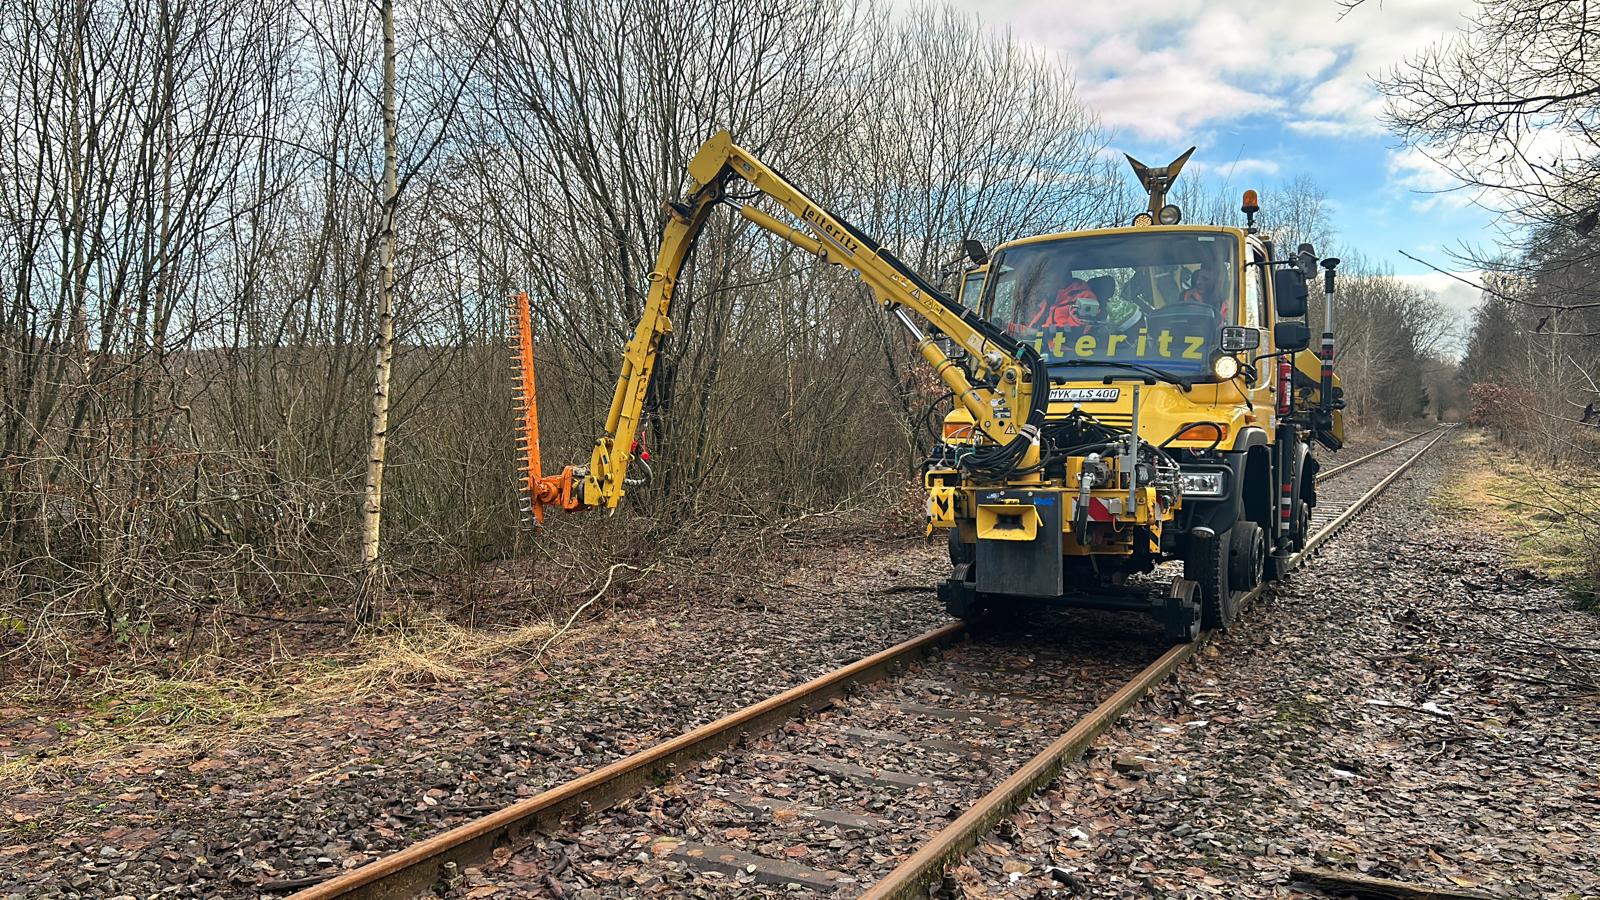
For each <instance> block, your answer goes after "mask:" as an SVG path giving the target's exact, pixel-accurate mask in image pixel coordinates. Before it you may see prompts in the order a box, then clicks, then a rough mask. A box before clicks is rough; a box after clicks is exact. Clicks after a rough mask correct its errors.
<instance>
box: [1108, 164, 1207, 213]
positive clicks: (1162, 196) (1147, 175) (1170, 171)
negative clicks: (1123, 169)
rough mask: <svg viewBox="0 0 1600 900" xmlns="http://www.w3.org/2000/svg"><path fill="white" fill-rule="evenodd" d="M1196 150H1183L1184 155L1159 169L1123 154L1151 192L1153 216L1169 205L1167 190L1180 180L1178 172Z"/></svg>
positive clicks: (1134, 172)
mask: <svg viewBox="0 0 1600 900" xmlns="http://www.w3.org/2000/svg"><path fill="white" fill-rule="evenodd" d="M1194 151H1195V148H1193V147H1190V148H1189V149H1187V150H1185V151H1183V155H1182V156H1180V157H1178V158H1177V159H1175V160H1173V161H1172V162H1170V163H1168V164H1166V165H1164V166H1162V167H1161V168H1159V169H1152V168H1150V167H1149V166H1147V165H1145V164H1144V163H1142V162H1139V161H1138V160H1137V159H1134V158H1133V157H1132V156H1130V155H1129V154H1127V153H1124V154H1122V155H1123V156H1126V157H1128V165H1130V166H1133V174H1135V175H1137V176H1139V183H1140V184H1142V185H1144V189H1145V191H1146V192H1148V193H1149V194H1150V215H1151V216H1158V215H1160V213H1161V207H1163V206H1166V205H1167V191H1169V190H1171V189H1172V183H1173V182H1174V181H1177V180H1178V173H1179V172H1181V171H1183V164H1184V163H1186V162H1188V161H1189V157H1190V156H1192V155H1193V154H1194Z"/></svg>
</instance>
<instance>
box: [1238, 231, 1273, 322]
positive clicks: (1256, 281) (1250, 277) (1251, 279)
mask: <svg viewBox="0 0 1600 900" xmlns="http://www.w3.org/2000/svg"><path fill="white" fill-rule="evenodd" d="M1266 270H1267V267H1266V266H1264V265H1261V256H1260V255H1259V254H1258V253H1256V251H1255V250H1251V251H1250V265H1248V266H1246V267H1245V274H1244V309H1241V310H1240V311H1239V314H1240V315H1239V324H1241V325H1245V326H1247V327H1250V328H1260V327H1262V323H1264V322H1265V321H1266V319H1264V318H1262V315H1261V310H1262V309H1263V304H1264V303H1265V302H1266V296H1267V295H1266V292H1265V291H1263V290H1262V289H1261V276H1262V275H1263V274H1265V272H1266Z"/></svg>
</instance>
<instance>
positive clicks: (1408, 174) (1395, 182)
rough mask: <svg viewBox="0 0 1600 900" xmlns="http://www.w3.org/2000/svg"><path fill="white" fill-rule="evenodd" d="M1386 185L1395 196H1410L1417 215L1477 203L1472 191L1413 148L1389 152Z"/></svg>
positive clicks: (1461, 207)
mask: <svg viewBox="0 0 1600 900" xmlns="http://www.w3.org/2000/svg"><path fill="white" fill-rule="evenodd" d="M1389 184H1390V186H1391V187H1392V188H1393V189H1394V190H1395V191H1396V192H1410V193H1411V194H1412V195H1413V199H1412V201H1411V208H1412V209H1414V210H1416V211H1417V212H1429V211H1431V210H1434V209H1438V208H1441V207H1442V208H1444V209H1463V208H1465V207H1467V206H1471V205H1472V203H1473V201H1474V200H1475V199H1477V192H1476V191H1474V190H1472V189H1470V188H1468V187H1467V186H1466V185H1464V184H1462V183H1461V181H1459V180H1458V179H1457V178H1456V177H1455V176H1453V175H1451V174H1450V173H1449V172H1448V171H1446V170H1445V168H1444V167H1443V166H1440V165H1439V164H1438V163H1436V162H1434V161H1433V160H1432V159H1430V158H1429V157H1428V156H1427V154H1425V153H1423V152H1422V151H1421V150H1418V149H1416V148H1415V147H1406V148H1404V149H1401V150H1392V151H1390V153H1389Z"/></svg>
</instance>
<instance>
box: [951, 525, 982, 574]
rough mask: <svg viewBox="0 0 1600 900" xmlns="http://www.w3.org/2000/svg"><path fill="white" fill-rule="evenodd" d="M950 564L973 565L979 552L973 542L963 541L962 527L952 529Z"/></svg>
mask: <svg viewBox="0 0 1600 900" xmlns="http://www.w3.org/2000/svg"><path fill="white" fill-rule="evenodd" d="M949 547H950V565H952V566H960V565H971V564H972V563H973V561H974V558H975V557H976V556H977V555H978V554H977V549H978V548H977V547H975V546H973V545H972V544H963V543H961V529H959V528H952V529H950V540H949Z"/></svg>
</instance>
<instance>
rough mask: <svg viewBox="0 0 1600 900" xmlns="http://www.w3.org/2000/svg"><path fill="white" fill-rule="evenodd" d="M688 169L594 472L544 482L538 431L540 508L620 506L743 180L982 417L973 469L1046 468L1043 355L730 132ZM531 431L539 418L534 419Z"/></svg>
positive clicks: (533, 476)
mask: <svg viewBox="0 0 1600 900" xmlns="http://www.w3.org/2000/svg"><path fill="white" fill-rule="evenodd" d="M688 171H689V177H690V179H691V180H692V184H691V188H692V189H691V190H690V192H689V194H688V196H687V197H685V198H684V199H683V200H682V201H679V202H672V203H668V204H667V214H666V222H665V226H664V228H663V231H662V237H661V248H660V250H659V252H658V253H657V255H656V263H655V270H654V271H653V272H651V273H650V287H649V292H648V294H647V296H646V298H645V303H644V312H643V315H642V316H641V317H640V319H639V325H638V327H637V328H636V329H635V330H634V334H633V338H632V339H631V340H630V341H629V342H628V346H627V349H626V351H625V353H624V354H623V360H622V371H621V373H620V375H619V376H618V378H617V386H616V391H615V392H614V394H613V395H612V398H611V410H610V412H609V413H608V414H607V416H606V424H605V431H604V433H602V434H601V436H600V438H599V439H598V440H596V441H595V445H594V451H593V453H592V455H591V457H590V460H589V465H588V467H587V468H578V469H575V468H573V467H571V466H568V467H567V468H566V469H565V470H563V471H562V472H561V474H559V475H550V476H542V475H540V473H539V471H538V462H537V459H538V457H537V452H538V450H537V448H538V435H537V433H536V425H532V424H529V425H528V426H527V433H525V434H524V435H523V438H524V440H525V441H526V442H527V444H528V447H527V450H528V451H529V460H528V462H529V466H530V471H529V472H528V481H527V483H528V486H529V488H530V493H531V494H532V497H531V501H532V505H533V508H534V510H538V509H539V508H540V506H541V504H546V503H549V504H554V505H559V506H561V507H563V508H565V509H569V510H571V509H583V508H589V507H599V506H604V507H606V508H615V507H616V505H617V503H618V502H619V501H620V500H621V499H622V496H623V492H624V489H625V487H626V485H627V480H626V473H627V469H628V464H629V463H630V462H631V461H632V459H633V448H634V440H635V438H636V437H637V435H638V433H639V425H640V417H641V414H642V412H643V409H644V402H645V393H646V391H647V389H648V387H649V383H650V375H651V372H652V371H653V369H654V367H655V362H656V354H657V352H658V350H659V348H660V346H661V340H662V338H663V337H665V336H666V334H667V333H668V332H669V331H671V330H672V322H671V319H670V317H669V316H670V313H671V311H672V295H673V292H674V291H675V290H676V288H677V285H678V277H679V275H680V273H681V272H682V270H683V266H684V262H685V261H686V260H687V258H688V255H689V253H690V251H691V250H692V249H693V247H694V242H695V239H696V238H697V237H698V236H699V234H700V231H701V229H702V228H704V227H705V223H706V220H707V218H708V217H709V216H710V214H711V210H712V209H713V208H714V207H715V206H716V205H717V204H718V203H720V202H723V200H724V198H725V197H726V196H727V190H728V186H729V184H730V182H732V181H733V180H734V179H741V180H743V181H745V182H747V183H748V184H749V185H750V186H751V187H753V188H755V189H756V190H757V191H759V192H761V193H762V194H764V195H766V196H767V197H768V198H770V199H771V200H772V201H773V202H774V203H776V204H777V205H778V206H781V207H782V208H783V209H784V210H785V211H787V212H788V213H789V214H791V215H792V216H794V218H795V219H797V220H798V224H795V225H791V224H787V223H785V222H783V221H781V220H780V219H778V218H777V217H775V216H772V215H769V214H768V213H766V212H763V211H762V210H759V209H756V208H755V207H753V206H751V205H750V204H748V203H742V204H739V207H738V208H739V213H740V215H742V216H744V217H745V218H746V219H747V220H749V221H750V222H752V223H754V224H755V225H757V226H759V227H760V228H762V229H763V230H765V231H769V232H771V233H772V234H774V235H777V236H778V237H780V238H783V239H784V240H786V241H788V242H789V243H791V244H793V245H794V246H796V247H798V248H800V249H801V250H804V251H806V252H807V253H811V254H813V255H815V256H817V257H819V258H821V259H823V260H825V261H827V262H830V263H833V264H836V265H841V266H845V267H846V268H849V269H851V270H853V271H855V272H856V273H857V274H858V275H859V276H860V278H861V280H862V281H864V282H865V283H866V284H867V286H868V287H870V288H871V289H872V294H873V297H874V298H875V299H876V300H877V302H878V304H879V305H880V306H882V307H883V308H884V309H885V310H886V311H888V312H889V313H890V314H891V315H893V316H894V317H895V318H896V319H897V320H898V321H899V322H900V323H901V324H902V325H903V326H904V327H905V328H906V329H907V331H908V332H909V333H910V334H911V335H912V337H913V338H914V339H915V340H916V342H917V351H918V353H919V354H921V356H922V358H923V359H924V360H925V361H927V363H928V364H929V365H930V366H932V367H933V369H934V372H935V373H936V374H937V375H938V377H939V379H940V380H941V381H943V382H944V384H945V386H946V387H948V388H949V389H950V391H951V392H952V393H953V394H954V395H955V397H956V400H957V402H958V403H960V404H961V405H962V406H964V407H965V408H966V409H967V411H968V412H970V413H971V414H972V418H973V421H974V422H975V423H977V426H978V428H979V429H980V430H981V431H982V432H983V434H984V435H985V436H986V437H987V438H988V439H989V441H990V445H986V446H985V448H984V449H982V450H981V451H979V452H978V453H975V454H973V455H972V456H971V457H970V458H969V463H968V464H969V465H970V466H971V468H973V469H974V470H976V471H980V472H989V473H993V474H996V475H998V474H1000V473H1004V472H1008V471H1012V470H1015V469H1018V468H1026V467H1029V466H1033V465H1035V464H1036V463H1037V461H1038V452H1039V449H1038V448H1039V445H1038V428H1039V426H1040V425H1041V424H1042V423H1043V421H1044V412H1045V406H1046V404H1047V402H1048V394H1049V376H1048V374H1047V373H1046V371H1045V368H1044V365H1043V362H1042V360H1041V359H1040V357H1039V355H1038V353H1037V352H1035V351H1034V350H1033V348H1031V347H1029V346H1027V345H1025V344H1020V343H1018V342H1016V341H1014V340H1012V339H1011V338H1009V337H1008V336H1006V334H1005V333H1004V332H1003V331H1002V330H1000V329H997V328H995V327H994V326H993V325H991V324H990V323H989V322H987V321H986V320H984V319H982V318H980V317H979V316H977V315H976V314H975V313H972V312H971V311H969V310H967V309H965V308H964V307H962V306H961V305H960V304H959V303H957V302H955V301H954V300H952V299H950V298H949V297H947V296H945V295H944V294H942V293H941V292H940V291H939V290H938V289H936V288H935V287H933V286H932V285H931V284H929V283H928V282H927V281H925V280H924V279H922V278H921V277H920V276H918V275H917V274H916V273H915V272H913V271H912V270H911V269H910V268H909V267H907V266H906V265H905V264H904V263H902V262H900V261H899V260H898V259H896V258H895V257H894V255H893V254H891V253H890V252H889V251H888V250H886V249H884V248H882V247H879V246H878V244H877V242H876V241H873V240H872V239H871V238H869V237H867V236H866V235H864V234H862V233H861V232H860V231H858V230H857V229H856V228H855V227H854V226H852V225H850V223H849V222H847V221H845V220H844V219H843V218H841V217H840V216H838V215H836V214H834V213H832V212H829V211H828V210H827V209H826V208H824V207H823V206H822V205H821V204H818V203H817V202H815V201H813V200H811V199H810V198H809V197H807V196H806V195H805V194H803V193H801V192H800V191H799V190H798V189H797V188H795V187H794V186H793V185H791V184H790V183H789V182H787V181H785V180H784V179H783V177H782V176H780V175H779V174H778V173H777V171H776V170H774V169H773V168H771V167H770V166H768V165H766V164H764V163H762V162H761V161H760V160H759V159H757V158H756V157H755V156H753V155H751V154H750V153H749V152H748V151H746V150H744V149H742V148H741V147H739V146H738V145H737V144H735V143H734V142H733V139H732V137H731V136H730V135H729V134H728V132H726V131H723V132H719V133H718V134H717V135H715V136H714V137H712V138H711V139H710V140H708V141H706V142H705V143H704V144H703V145H701V147H700V150H699V151H698V152H697V153H696V154H695V156H694V158H693V159H692V160H690V161H689V167H688ZM524 302H525V301H524ZM907 310H909V311H911V312H913V313H915V314H916V315H917V316H918V317H919V318H921V319H922V320H923V321H924V322H926V323H927V324H928V326H930V327H929V329H928V331H927V332H924V330H923V329H922V328H920V327H918V325H917V324H916V322H915V321H913V320H912V319H911V317H910V316H909V315H907V312H906V311H907ZM526 334H527V332H526V331H523V332H522V335H524V336H523V337H522V340H523V341H524V342H525V344H526V342H527V341H529V340H531V338H529V337H526ZM941 334H942V335H946V336H948V337H950V338H952V339H954V340H955V342H956V343H958V344H960V345H961V346H962V347H963V348H965V349H966V351H967V352H968V354H969V355H970V359H971V371H970V372H969V371H968V370H967V369H966V368H964V367H963V366H962V365H959V364H957V363H956V362H955V361H953V360H952V359H951V358H950V357H949V356H948V355H946V354H945V352H944V351H943V350H942V349H941V348H940V346H939V345H938V344H937V343H936V342H935V337H937V336H938V335H941ZM524 351H525V352H524V353H523V355H522V358H523V359H524V360H525V362H524V369H525V377H524V386H525V387H524V393H525V397H524V400H525V401H526V402H527V403H529V404H532V403H533V402H534V398H533V397H532V396H531V386H532V371H531V345H526V346H525V347H524ZM524 421H525V422H529V423H532V422H535V421H536V420H535V419H534V418H533V416H531V415H530V416H527V417H525V419H524Z"/></svg>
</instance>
